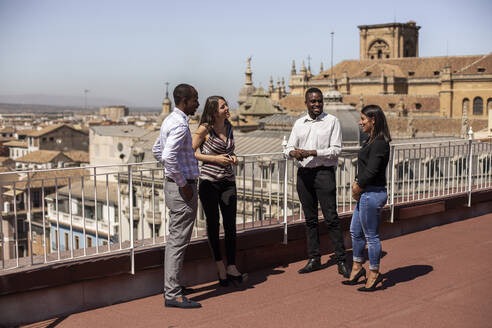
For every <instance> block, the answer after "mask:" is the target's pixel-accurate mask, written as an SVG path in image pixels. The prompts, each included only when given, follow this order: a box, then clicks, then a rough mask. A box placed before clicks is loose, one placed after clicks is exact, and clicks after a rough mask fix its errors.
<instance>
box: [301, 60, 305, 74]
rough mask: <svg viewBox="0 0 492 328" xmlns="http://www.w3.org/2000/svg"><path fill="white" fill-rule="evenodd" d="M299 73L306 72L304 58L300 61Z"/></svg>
mask: <svg viewBox="0 0 492 328" xmlns="http://www.w3.org/2000/svg"><path fill="white" fill-rule="evenodd" d="M301 73H302V74H306V65H305V64H304V60H303V61H302V65H301Z"/></svg>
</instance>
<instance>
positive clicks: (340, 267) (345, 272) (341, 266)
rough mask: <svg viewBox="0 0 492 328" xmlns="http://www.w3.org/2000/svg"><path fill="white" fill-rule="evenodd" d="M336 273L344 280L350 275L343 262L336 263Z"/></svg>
mask: <svg viewBox="0 0 492 328" xmlns="http://www.w3.org/2000/svg"><path fill="white" fill-rule="evenodd" d="M338 273H339V274H341V275H342V276H343V277H344V278H349V277H350V273H349V271H348V269H347V266H346V265H345V262H338Z"/></svg>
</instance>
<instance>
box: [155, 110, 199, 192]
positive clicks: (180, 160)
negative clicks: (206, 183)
mask: <svg viewBox="0 0 492 328" xmlns="http://www.w3.org/2000/svg"><path fill="white" fill-rule="evenodd" d="M188 121H189V118H188V116H187V115H186V114H185V113H183V112H182V111H181V110H180V109H179V108H176V107H175V108H174V110H173V112H172V113H171V114H169V116H168V117H166V119H165V120H164V122H162V126H161V133H160V134H159V137H158V138H157V140H156V141H155V144H154V147H152V153H154V156H155V157H156V158H157V160H158V161H159V162H161V163H163V164H164V172H165V175H166V177H168V178H171V179H173V180H174V182H176V184H177V185H178V186H180V187H184V186H185V185H186V180H188V179H196V178H198V176H199V174H200V172H199V171H198V161H197V159H196V158H195V152H194V151H193V147H192V145H191V132H190V128H189V126H188Z"/></svg>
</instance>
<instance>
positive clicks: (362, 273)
mask: <svg viewBox="0 0 492 328" xmlns="http://www.w3.org/2000/svg"><path fill="white" fill-rule="evenodd" d="M362 276H363V277H364V278H365V277H366V269H364V268H362V269H360V270H359V272H357V274H356V275H355V276H354V279H351V280H344V281H342V284H344V285H350V286H353V285H357V284H358V283H359V279H360V277H362Z"/></svg>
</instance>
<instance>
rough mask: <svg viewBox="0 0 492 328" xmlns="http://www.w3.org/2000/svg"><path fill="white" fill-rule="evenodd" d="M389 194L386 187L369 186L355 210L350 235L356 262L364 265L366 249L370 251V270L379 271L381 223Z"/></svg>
mask: <svg viewBox="0 0 492 328" xmlns="http://www.w3.org/2000/svg"><path fill="white" fill-rule="evenodd" d="M387 199H388V194H387V192H386V188H385V187H376V186H367V187H366V188H365V189H364V192H363V193H362V195H361V196H360V200H359V202H358V203H357V205H356V207H355V208H354V213H353V214H352V222H351V224H350V235H351V236H352V249H353V255H354V262H358V263H364V255H363V252H364V248H365V247H366V240H367V248H368V251H369V270H379V259H380V258H381V242H380V240H379V221H380V220H381V208H382V207H383V206H384V204H386V200H387Z"/></svg>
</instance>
